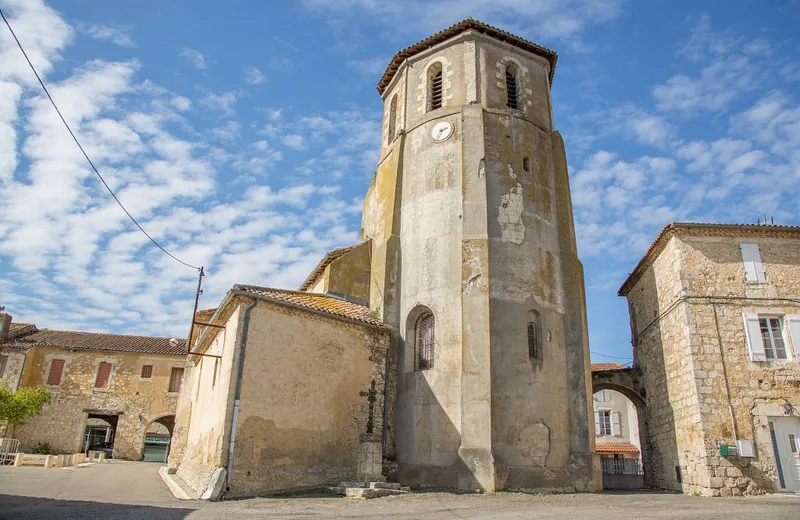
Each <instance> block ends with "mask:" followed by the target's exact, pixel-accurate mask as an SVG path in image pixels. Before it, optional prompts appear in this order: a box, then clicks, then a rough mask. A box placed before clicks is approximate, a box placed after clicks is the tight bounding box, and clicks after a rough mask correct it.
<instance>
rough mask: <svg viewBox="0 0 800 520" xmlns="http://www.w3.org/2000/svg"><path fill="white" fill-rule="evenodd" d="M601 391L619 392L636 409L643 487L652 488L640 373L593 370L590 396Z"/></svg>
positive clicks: (646, 418) (622, 370)
mask: <svg viewBox="0 0 800 520" xmlns="http://www.w3.org/2000/svg"><path fill="white" fill-rule="evenodd" d="M601 390H614V391H616V392H619V393H620V394H622V395H624V396H625V397H626V398H627V399H628V400H630V401H631V403H632V404H633V406H634V407H635V408H636V414H637V416H638V423H639V424H638V426H639V443H640V451H641V461H642V469H643V471H644V484H645V487H653V486H652V483H651V482H650V475H649V472H648V461H649V453H650V445H651V438H650V435H649V411H648V409H647V403H646V396H647V392H646V390H645V388H644V384H643V383H642V378H641V372H640V371H639V370H638V369H636V368H617V369H606V370H595V369H593V370H592V394H595V393H597V392H599V391H601ZM604 478H605V477H604ZM640 478H641V477H640ZM640 484H641V481H640Z"/></svg>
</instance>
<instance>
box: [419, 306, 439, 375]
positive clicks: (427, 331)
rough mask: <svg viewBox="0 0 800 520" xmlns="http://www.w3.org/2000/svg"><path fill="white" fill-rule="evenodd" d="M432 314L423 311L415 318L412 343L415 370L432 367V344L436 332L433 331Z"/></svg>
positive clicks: (433, 343)
mask: <svg viewBox="0 0 800 520" xmlns="http://www.w3.org/2000/svg"><path fill="white" fill-rule="evenodd" d="M434 325H435V323H434V319H433V314H431V313H430V312H426V313H423V314H422V315H421V316H420V317H419V318H417V323H416V324H415V326H414V344H415V349H416V351H417V370H427V369H429V368H433V354H434V345H435V344H436V333H435V332H434V329H435V327H434Z"/></svg>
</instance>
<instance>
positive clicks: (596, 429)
mask: <svg viewBox="0 0 800 520" xmlns="http://www.w3.org/2000/svg"><path fill="white" fill-rule="evenodd" d="M594 434H595V435H600V411H599V410H595V411H594Z"/></svg>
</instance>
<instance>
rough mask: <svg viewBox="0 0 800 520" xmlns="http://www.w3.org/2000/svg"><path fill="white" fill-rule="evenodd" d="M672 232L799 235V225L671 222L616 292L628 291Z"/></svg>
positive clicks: (723, 235) (661, 249) (706, 234)
mask: <svg viewBox="0 0 800 520" xmlns="http://www.w3.org/2000/svg"><path fill="white" fill-rule="evenodd" d="M675 234H682V235H695V236H719V237H742V236H744V237H754V236H768V237H776V238H798V239H800V226H775V225H766V224H704V223H701V222H670V223H669V224H667V225H666V226H664V228H663V229H662V230H661V232H660V233H659V234H658V236H657V237H656V239H655V240H653V243H652V244H650V247H649V248H648V249H647V252H645V254H644V256H643V257H642V259H641V260H639V263H638V264H636V267H635V268H634V269H633V272H631V274H630V275H629V276H628V279H627V280H625V283H623V284H622V286H621V287H620V288H619V292H618V293H617V294H618V295H619V296H625V295H627V294H628V291H630V290H631V289H632V288H633V286H634V284H636V282H637V281H639V278H641V277H642V275H643V274H644V273H645V271H647V268H648V267H650V266H651V265H652V264H653V262H654V261H655V259H656V258H658V255H659V254H661V251H663V250H664V247H665V246H666V245H667V243H668V242H669V239H670V238H672V237H673V236H674V235H675Z"/></svg>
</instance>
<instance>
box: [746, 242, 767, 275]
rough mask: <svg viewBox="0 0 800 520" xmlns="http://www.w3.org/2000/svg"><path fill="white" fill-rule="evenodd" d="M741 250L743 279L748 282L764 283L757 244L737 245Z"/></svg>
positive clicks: (762, 267)
mask: <svg viewBox="0 0 800 520" xmlns="http://www.w3.org/2000/svg"><path fill="white" fill-rule="evenodd" d="M739 247H741V248H742V262H744V273H745V278H746V279H747V281H748V282H765V281H767V277H766V276H765V275H764V266H763V264H762V263H761V253H760V252H759V250H758V244H739Z"/></svg>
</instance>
